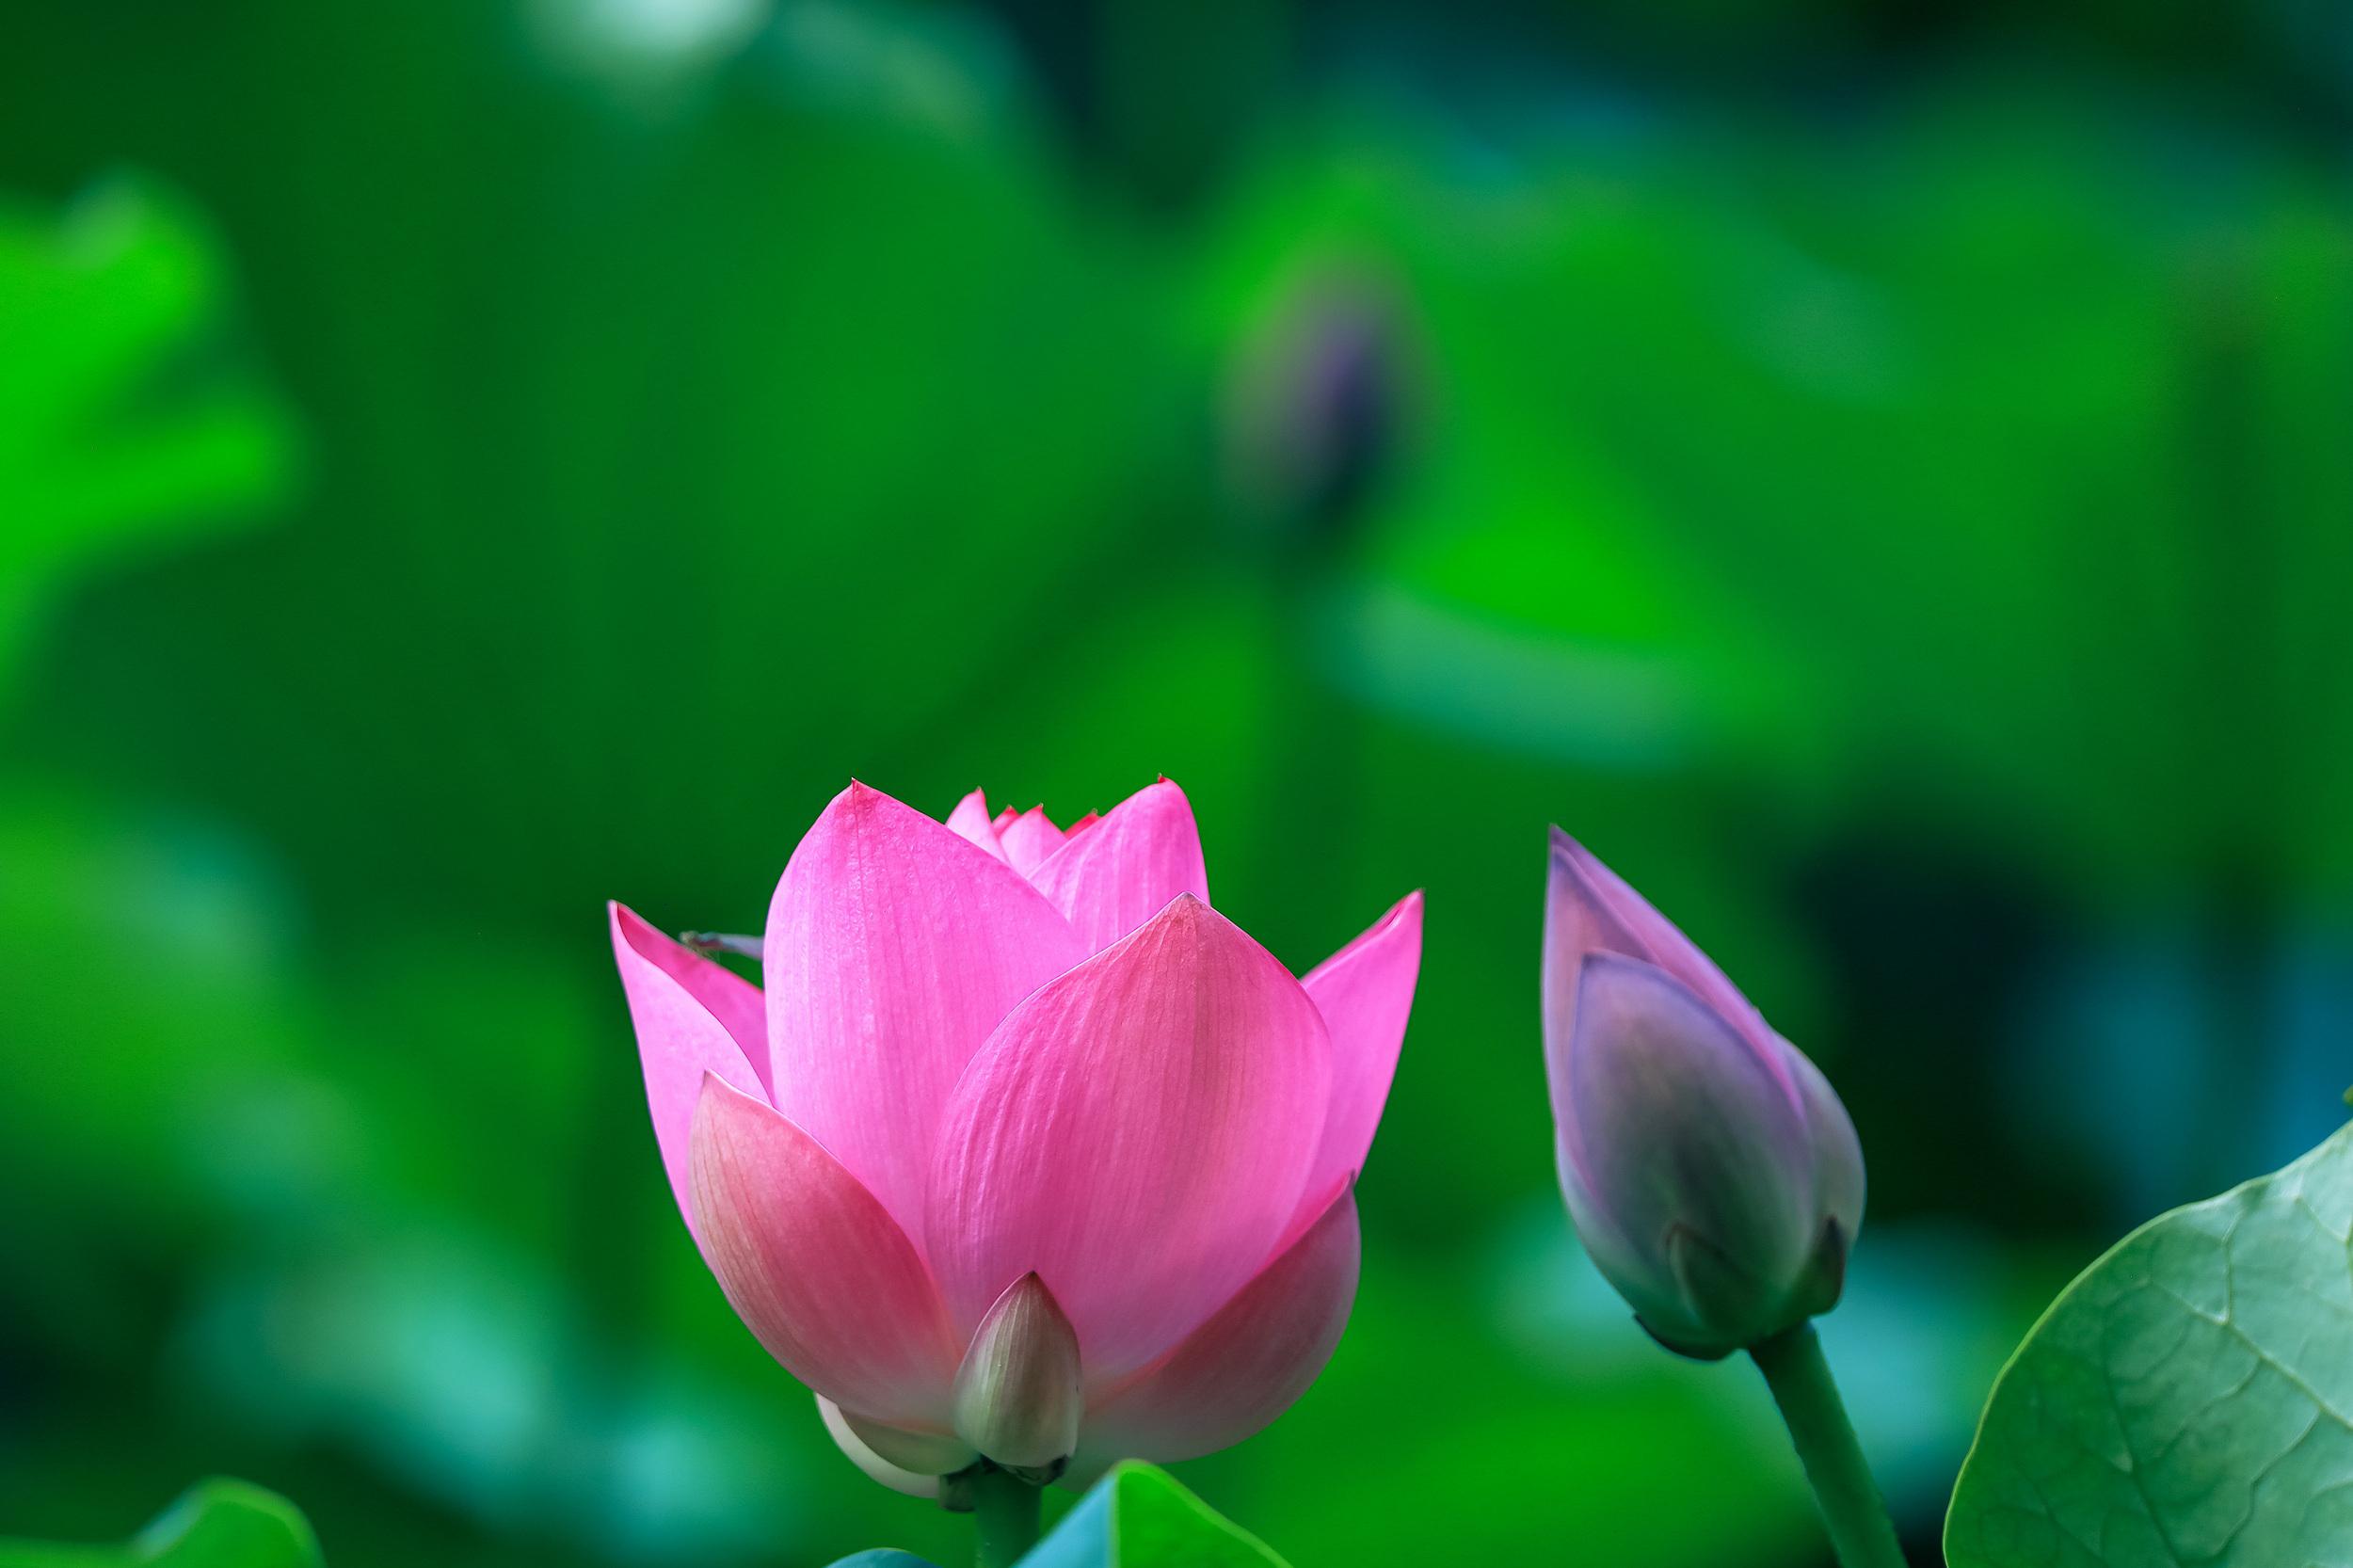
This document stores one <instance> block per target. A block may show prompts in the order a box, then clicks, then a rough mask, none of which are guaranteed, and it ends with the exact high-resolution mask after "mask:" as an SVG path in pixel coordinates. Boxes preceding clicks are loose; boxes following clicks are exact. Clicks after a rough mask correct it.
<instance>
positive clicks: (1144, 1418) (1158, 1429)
mask: <svg viewBox="0 0 2353 1568" xmlns="http://www.w3.org/2000/svg"><path fill="white" fill-rule="evenodd" d="M1358 1250H1359V1248H1358V1238H1357V1230H1356V1200H1355V1197H1354V1193H1353V1185H1343V1186H1342V1187H1341V1188H1340V1190H1339V1191H1338V1192H1335V1193H1331V1194H1330V1195H1329V1196H1328V1197H1327V1198H1326V1199H1325V1200H1324V1202H1323V1205H1322V1207H1321V1209H1320V1210H1319V1211H1318V1214H1317V1216H1316V1218H1315V1219H1314V1223H1313V1224H1310V1225H1309V1226H1308V1227H1307V1229H1306V1230H1305V1232H1304V1233H1303V1234H1302V1235H1300V1236H1299V1237H1298V1238H1297V1240H1294V1241H1292V1242H1291V1244H1290V1245H1289V1247H1288V1248H1286V1249H1285V1250H1284V1251H1283V1252H1282V1253H1280V1254H1279V1255H1277V1256H1276V1257H1275V1258H1274V1259H1273V1261H1272V1262H1270V1263H1269V1264H1268V1265H1267V1266H1266V1267H1265V1268H1264V1269H1262V1270H1260V1271H1259V1272H1258V1274H1257V1278H1255V1279H1253V1280H1252V1281H1251V1282H1250V1283H1249V1284H1247V1285H1245V1286H1243V1287H1242V1288H1241V1290H1240V1291H1238V1292H1237V1293H1236V1294H1235V1296H1234V1298H1233V1299H1232V1300H1231V1301H1229V1302H1227V1303H1226V1304H1225V1305H1224V1306H1222V1307H1220V1308H1218V1310H1217V1312H1216V1314H1215V1315H1214V1316H1213V1317H1211V1318H1210V1319H1209V1321H1208V1322H1205V1323H1203V1324H1202V1325H1201V1326H1200V1327H1199V1328H1197V1329H1195V1330H1193V1333H1192V1334H1190V1335H1188V1336H1186V1337H1185V1339H1184V1341H1183V1343H1181V1344H1179V1345H1178V1346H1177V1348H1176V1349H1175V1350H1174V1351H1171V1352H1169V1353H1168V1354H1167V1355H1165V1356H1163V1357H1162V1358H1161V1359H1160V1361H1159V1362H1157V1363H1155V1364H1154V1365H1153V1366H1152V1367H1151V1368H1147V1369H1146V1370H1145V1371H1144V1372H1142V1373H1140V1374H1139V1375H1138V1376H1137V1377H1136V1378H1135V1379H1134V1380H1133V1381H1131V1382H1129V1383H1128V1384H1124V1385H1123V1386H1121V1387H1119V1388H1118V1389H1116V1390H1114V1391H1113V1392H1112V1393H1111V1394H1109V1395H1108V1396H1106V1397H1104V1398H1102V1399H1101V1400H1098V1402H1097V1403H1096V1407H1095V1408H1094V1409H1092V1410H1090V1411H1088V1413H1087V1418H1086V1426H1085V1430H1084V1432H1082V1433H1081V1435H1080V1442H1079V1454H1078V1457H1077V1458H1076V1459H1074V1460H1073V1461H1072V1465H1071V1467H1072V1468H1073V1469H1074V1470H1078V1471H1081V1472H1087V1471H1093V1470H1099V1469H1101V1468H1102V1467H1103V1466H1104V1465H1106V1464H1111V1463H1112V1462H1114V1461H1117V1460H1121V1459H1148V1460H1154V1461H1160V1462H1166V1461H1171V1460H1178V1459H1193V1458H1197V1457H1198V1456H1200V1455H1202V1454H1206V1453H1214V1452H1216V1451H1217V1450H1218V1449H1220V1448H1230V1447H1232V1446H1233V1445H1234V1444H1236V1443H1239V1442H1241V1440H1242V1439H1243V1438H1245V1437H1248V1436H1249V1435H1250V1434H1251V1433H1253V1432H1257V1430H1258V1429H1259V1428H1261V1427H1263V1426H1265V1425H1266V1424H1267V1423H1268V1422H1269V1421H1272V1420H1273V1419H1274V1418H1275V1417H1276V1416H1280V1415H1281V1414H1283V1412H1284V1411H1286V1410H1288V1409H1289V1408H1290V1405H1291V1401H1293V1400H1296V1399H1298V1398H1299V1396H1300V1395H1302V1394H1304V1393H1305V1392H1306V1390H1307V1385H1308V1384H1311V1383H1313V1382H1315V1380H1316V1376H1317V1374H1318V1373H1320V1372H1321V1371H1322V1370H1323V1365H1324V1363H1325V1362H1327V1361H1329V1360H1330V1359H1331V1358H1332V1350H1333V1347H1334V1346H1336V1345H1337V1344H1338V1343H1339V1341H1340V1331H1341V1330H1342V1329H1344V1328H1346V1327H1347V1326H1348V1312H1349V1308H1350V1307H1351V1306H1352V1305H1353V1304H1354V1302H1355V1299H1356V1266H1357V1255H1358Z"/></svg>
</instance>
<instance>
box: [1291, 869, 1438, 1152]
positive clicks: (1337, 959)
mask: <svg viewBox="0 0 2353 1568" xmlns="http://www.w3.org/2000/svg"><path fill="white" fill-rule="evenodd" d="M1420 972H1421V895H1420V894H1419V893H1408V894H1406V895H1405V897H1403V898H1402V899H1400V900H1399V901H1398V903H1397V904H1396V906H1395V907H1393V908H1391V909H1390V910H1389V912H1388V913H1387V914H1385V915H1384V916H1382V917H1381V918H1380V919H1379V920H1375V921H1374V922H1373V923H1372V926H1371V928H1370V929H1369V930H1367V931H1366V932H1365V933H1364V934H1363V935H1362V936H1358V937H1357V938H1356V939H1355V940H1354V941H1353V942H1351V943H1349V944H1348V946H1346V947H1344V948H1342V949H1340V951H1339V952H1336V953H1334V954H1333V955H1332V956H1331V957H1329V958H1327V959H1325V960H1324V961H1323V962H1322V963H1321V964H1319V965H1317V966H1316V968H1314V969H1313V970H1312V971H1310V972H1309V974H1308V976H1307V978H1306V979H1305V981H1303V982H1301V984H1304V985H1305V986H1306V988H1307V994H1308V995H1309V996H1311V997H1313V998H1314V999H1315V1002H1316V1007H1317V1009H1318V1010H1319V1011H1321V1013H1322V1014H1323V1021H1324V1023H1325V1025H1326V1026H1328V1027H1329V1028H1330V1029H1331V1031H1332V1111H1331V1114H1330V1115H1329V1116H1327V1117H1326V1118H1325V1119H1324V1123H1323V1142H1322V1144H1321V1146H1320V1147H1319V1148H1318V1150H1317V1152H1316V1160H1315V1164H1314V1165H1313V1167H1311V1168H1310V1169H1309V1171H1308V1173H1307V1190H1308V1191H1309V1192H1322V1191H1323V1190H1324V1189H1325V1188H1326V1187H1327V1186H1329V1185H1330V1184H1331V1183H1332V1182H1335V1181H1337V1180H1339V1179H1340V1178H1341V1177H1343V1176H1352V1175H1353V1174H1354V1173H1355V1172H1357V1171H1360V1170H1362V1169H1364V1165H1365V1154H1366V1152H1367V1151H1368V1150H1369V1149H1370V1148H1371V1147H1372V1134H1373V1130H1374V1128H1378V1127H1379V1126H1380V1125H1381V1108H1382V1107H1383V1106H1384V1105H1385V1104H1386V1103H1387V1102H1388V1098H1389V1080H1390V1079H1391V1078H1392V1077H1394V1076H1395V1075H1396V1072H1397V1053H1398V1048H1399V1047H1401V1046H1402V1045H1403V1044H1404V1043H1405V1019H1406V1017H1407V1016H1408V1015H1409V1014H1411V1013H1412V1012H1413V1010H1414V981H1415V978H1416V976H1417V975H1418V974H1419V973H1420Z"/></svg>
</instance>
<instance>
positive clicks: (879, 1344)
mask: <svg viewBox="0 0 2353 1568" xmlns="http://www.w3.org/2000/svg"><path fill="white" fill-rule="evenodd" d="M693 1148H694V1211H695V1218H696V1223H697V1224H698V1225H699V1227H700V1232H701V1236H702V1239H703V1251H704V1255H705V1256H707V1257H708V1258H709V1259H710V1261H711V1272H712V1273H713V1274H715V1275H717V1276H718V1280H719V1285H720V1288H722V1289H724V1290H726V1292H727V1296H728V1304H730V1305H732V1306H733V1307H734V1308H735V1311H736V1315H737V1316H738V1317H740V1318H742V1319H743V1320H744V1323H745V1324H746V1326H748V1327H749V1328H750V1329H751V1331H752V1333H753V1334H754V1335H755V1336H758V1337H759V1339H760V1343H761V1344H762V1345H764V1346H766V1347H767V1350H768V1353H769V1354H771V1355H773V1356H775V1357H776V1359H777V1360H778V1361H780V1362H782V1363H783V1364H784V1366H785V1369H786V1370H788V1371H790V1372H791V1373H792V1375H793V1376H794V1377H796V1378H799V1379H800V1380H801V1381H802V1382H803V1383H805V1384H808V1386H809V1387H810V1388H811V1389H813V1390H815V1391H816V1392H818V1393H820V1394H823V1395H824V1396H825V1397H826V1398H827V1399H829V1400H833V1401H834V1402H836V1403H837V1404H841V1405H846V1406H848V1407H849V1408H850V1409H853V1410H856V1411H861V1412H864V1413H866V1414H868V1415H870V1416H873V1417H874V1418H875V1419H877V1420H880V1421H887V1422H890V1423H892V1424H894V1425H907V1426H913V1427H919V1428H921V1427H929V1428H936V1429H941V1430H944V1429H945V1427H946V1424H947V1417H948V1410H947V1395H948V1388H949V1380H950V1379H951V1378H952V1376H953V1375H954V1373H955V1368H956V1359H957V1352H958V1350H959V1348H960V1347H959V1344H958V1340H957V1337H956V1336H955V1335H954V1333H953V1332H952V1329H951V1328H950V1325H949V1322H948V1318H947V1314H946V1312H945V1311H944V1310H942V1308H941V1305H940V1302H939V1296H938V1292H937V1290H936V1288H934V1286H933V1284H932V1279H931V1275H930V1273H929V1272H927V1271H926V1270H925V1269H924V1267H923V1260H922V1258H921V1257H920V1256H917V1254H916V1250H915V1247H914V1244H913V1243H912V1242H910V1241H909V1240H907V1238H906V1235H905V1233H904V1232H903V1231H901V1230H900V1228H899V1226H898V1225H897V1224H896V1223H894V1222H893V1221H892V1219H891V1218H890V1215H889V1214H888V1212H887V1211H886V1210H885V1209H884V1208H883V1206H882V1205H881V1204H880V1203H879V1202H877V1201H876V1200H875V1198H874V1196H873V1194H872V1193H871V1192H868V1191H867V1190H866V1189H865V1188H864V1187H862V1186H860V1185H859V1184H858V1182H857V1179H856V1177H855V1176H851V1175H850V1173H849V1172H847V1171H845V1170H844V1169H842V1167H841V1165H840V1162H839V1161H838V1160H835V1159H834V1158H833V1157H832V1156H831V1155H829V1154H827V1153H826V1152H825V1151H824V1149H823V1148H822V1147H820V1146H819V1145H818V1143H817V1141H816V1140H815V1139H813V1138H811V1137H810V1136H809V1135H808V1133H806V1132H804V1131H803V1130H802V1129H801V1128H797V1127H795V1126H793V1125H792V1123H791V1122H790V1121H788V1120H786V1119H785V1118H784V1117H783V1116H780V1115H778V1114H777V1113H776V1112H774V1111H772V1110H770V1109H769V1108H768V1107H767V1106H765V1105H763V1104H761V1103H760V1101H758V1100H756V1099H753V1098H752V1097H751V1096H747V1095H743V1094H739V1093H737V1092H736V1091H735V1090H733V1089H731V1088H729V1087H728V1085H727V1084H725V1083H723V1082H721V1081H720V1080H717V1079H716V1078H710V1079H706V1080H704V1085H703V1091H702V1096H701V1098H700V1100H699V1102H698V1103H697V1105H696V1111H695V1124H694V1135H693Z"/></svg>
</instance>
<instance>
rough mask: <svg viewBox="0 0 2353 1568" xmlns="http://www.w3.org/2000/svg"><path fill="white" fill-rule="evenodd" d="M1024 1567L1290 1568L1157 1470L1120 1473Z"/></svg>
mask: <svg viewBox="0 0 2353 1568" xmlns="http://www.w3.org/2000/svg"><path fill="white" fill-rule="evenodd" d="M1021 1568H1289V1565H1288V1564H1286V1563H1285V1562H1284V1561H1283V1560H1282V1559H1281V1558H1280V1557H1277V1556H1276V1555H1275V1554H1274V1553H1273V1551H1272V1550H1270V1549H1269V1548H1268V1546H1267V1545H1266V1544H1265V1543H1264V1542H1262V1541H1260V1540H1259V1539H1258V1538H1257V1536H1255V1535H1252V1534H1251V1533H1249V1532H1248V1531H1247V1530H1244V1529H1243V1528H1241V1527H1240V1526H1239V1525H1236V1524H1234V1523H1233V1522H1232V1521H1231V1520H1229V1519H1226V1518H1225V1517H1224V1516H1223V1515H1222V1514H1220V1513H1218V1512H1217V1511H1216V1510H1214V1509H1212V1508H1210V1507H1209V1504H1207V1503H1205V1502H1203V1501H1202V1500H1201V1499H1200V1498H1198V1497H1196V1496H1193V1494H1192V1493H1191V1492H1188V1491H1186V1490H1185V1488H1184V1487H1183V1486H1181V1485H1179V1484H1178V1483H1177V1478H1175V1477H1174V1476H1172V1475H1170V1474H1169V1473H1168V1472H1167V1471H1165V1470H1162V1469H1160V1468H1159V1467H1158V1466H1156V1465H1151V1464H1142V1463H1140V1462H1137V1461H1133V1460H1130V1461H1128V1462H1127V1463H1125V1464H1119V1465H1117V1466H1115V1467H1114V1468H1113V1469H1112V1471H1111V1472H1110V1473H1109V1474H1108V1475H1106V1476H1105V1477H1104V1478H1103V1479H1102V1480H1099V1481H1097V1482H1096V1483H1095V1485H1094V1486H1093V1487H1091V1488H1090V1489H1089V1490H1088V1492H1087V1495H1086V1496H1083V1497H1081V1498H1080V1499H1079V1503H1078V1506H1076V1507H1075V1508H1073V1509H1072V1510H1071V1511H1070V1512H1069V1513H1067V1514H1066V1515H1064V1518H1063V1521H1062V1523H1061V1524H1059V1525H1057V1526H1056V1527H1055V1528H1054V1530H1053V1533H1052V1534H1050V1535H1048V1537H1047V1538H1046V1539H1045V1540H1044V1541H1042V1542H1040V1543H1038V1544H1037V1546H1036V1547H1035V1548H1034V1549H1033V1550H1032V1551H1031V1552H1030V1553H1029V1555H1028V1556H1026V1557H1024V1558H1023V1559H1022V1560H1021Z"/></svg>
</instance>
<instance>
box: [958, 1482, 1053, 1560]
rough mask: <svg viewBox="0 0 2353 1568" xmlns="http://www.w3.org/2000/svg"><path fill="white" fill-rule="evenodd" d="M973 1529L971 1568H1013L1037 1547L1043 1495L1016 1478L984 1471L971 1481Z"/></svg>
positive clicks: (1035, 1488)
mask: <svg viewBox="0 0 2353 1568" xmlns="http://www.w3.org/2000/svg"><path fill="white" fill-rule="evenodd" d="M970 1484H971V1497H972V1527H973V1529H974V1532H975V1533H976V1534H977V1535H978V1537H979V1539H978V1541H977V1542H976V1543H975V1544H974V1546H973V1549H972V1561H973V1565H974V1568H1012V1565H1013V1564H1014V1563H1015V1562H1016V1561H1018V1560H1020V1558H1021V1554H1022V1553H1024V1552H1026V1551H1028V1550H1029V1549H1030V1548H1031V1547H1032V1546H1034V1545H1036V1544H1037V1515H1038V1501H1039V1498H1040V1497H1041V1496H1043V1495H1044V1494H1043V1493H1042V1492H1041V1491H1040V1489H1039V1488H1037V1487H1034V1486H1032V1485H1031V1484H1030V1483H1029V1482H1028V1481H1026V1480H1022V1479H1021V1478H1020V1477H1018V1476H1013V1475H1008V1474H1006V1473H1005V1472H1004V1471H1002V1470H998V1469H984V1470H983V1471H982V1472H981V1473H980V1474H979V1475H976V1476H974V1477H973V1478H972V1480H971V1483H970Z"/></svg>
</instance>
